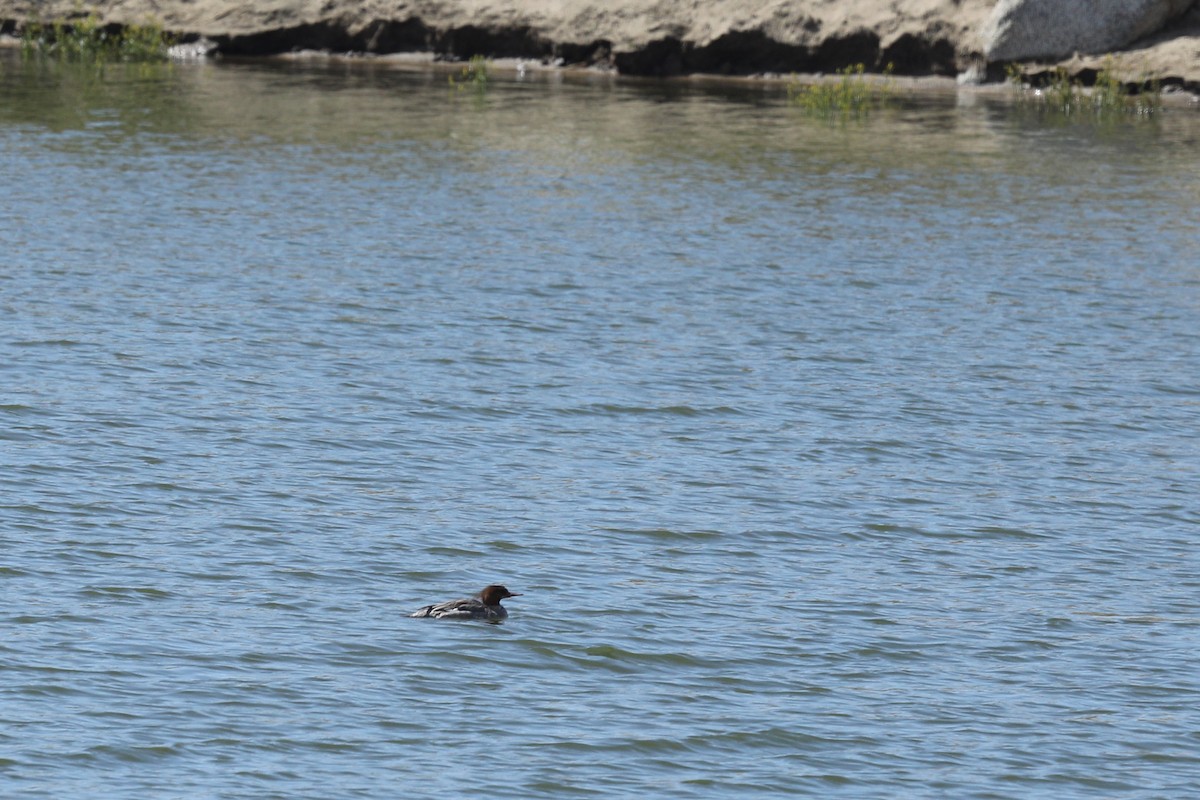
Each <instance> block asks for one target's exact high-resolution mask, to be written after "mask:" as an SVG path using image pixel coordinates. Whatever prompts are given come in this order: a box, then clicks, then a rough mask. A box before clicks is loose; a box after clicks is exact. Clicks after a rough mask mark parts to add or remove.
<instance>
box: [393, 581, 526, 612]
mask: <svg viewBox="0 0 1200 800" xmlns="http://www.w3.org/2000/svg"><path fill="white" fill-rule="evenodd" d="M520 596H521V593H520V592H510V591H509V590H508V589H505V588H504V587H503V586H499V585H496V584H492V585H491V586H485V587H484V589H483V591H482V592H480V593H479V594H477V595H475V596H474V597H464V598H463V599H462V600H447V601H446V602H444V603H437V604H435V605H431V606H425V607H424V608H419V609H417V610H416V611H414V612H413V613H411V614H409V616H410V617H433V618H435V619H484V620H493V621H494V620H501V619H506V618H507V617H508V611H507V610H506V609H505V608H504V606H502V605H500V601H501V600H503V599H504V598H506V597H520Z"/></svg>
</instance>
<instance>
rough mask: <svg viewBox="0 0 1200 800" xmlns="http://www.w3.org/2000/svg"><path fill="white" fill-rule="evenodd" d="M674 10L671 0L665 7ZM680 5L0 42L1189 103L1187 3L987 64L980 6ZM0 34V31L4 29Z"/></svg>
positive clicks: (67, 9) (363, 15)
mask: <svg viewBox="0 0 1200 800" xmlns="http://www.w3.org/2000/svg"><path fill="white" fill-rule="evenodd" d="M679 5H680V6H682V5H684V4H679ZM727 5H729V4H727V3H723V2H722V1H721V0H701V2H699V3H696V4H691V5H688V7H687V8H675V7H673V6H671V5H670V4H661V3H659V4H655V3H652V2H649V0H610V2H609V3H607V4H604V5H597V4H595V3H593V2H592V0H516V1H515V2H512V3H509V4H508V5H507V6H505V7H504V8H496V7H492V6H489V5H488V4H487V2H486V0H414V2H412V3H401V4H400V5H399V7H398V8H397V6H396V5H395V4H384V3H382V2H381V0H342V2H339V3H318V2H316V1H315V0H268V2H266V3H262V4H255V7H253V8H250V9H247V8H246V7H244V6H242V5H240V4H237V3H234V2H232V1H231V0H192V1H190V2H189V0H114V1H113V2H90V3H82V4H81V3H79V2H75V1H74V0H68V1H67V2H63V1H61V0H49V1H48V2H13V1H12V0H0V47H3V46H13V45H14V44H15V45H16V46H19V39H13V38H12V37H13V36H19V32H20V28H21V26H22V25H23V24H24V21H25V20H29V19H41V20H54V19H66V20H69V19H71V18H79V17H80V16H84V15H86V14H89V13H90V14H95V15H96V16H97V17H98V19H99V21H100V22H101V24H104V25H107V26H111V27H113V28H114V29H115V28H121V27H126V26H132V25H140V24H146V23H148V22H153V23H154V24H157V25H161V27H162V28H163V30H164V31H165V32H166V33H168V34H169V35H171V36H172V37H174V38H175V39H176V40H177V41H178V42H180V43H181V44H183V45H184V46H185V48H188V49H190V51H191V52H190V55H191V56H193V57H211V56H217V57H223V56H224V57H238V58H242V57H264V58H293V59H294V58H331V59H346V60H373V61H379V62H380V63H399V62H407V63H412V64H422V65H425V66H429V65H437V64H441V63H446V64H452V65H453V64H459V63H461V62H462V61H465V60H467V59H469V58H470V57H472V56H476V55H479V56H483V57H485V58H487V59H488V60H489V62H491V63H493V64H495V65H496V66H497V67H498V68H499V69H502V70H503V69H506V67H505V66H504V65H505V64H506V63H509V62H512V63H514V64H515V63H518V62H519V63H521V64H524V65H525V66H524V67H523V68H526V69H528V68H536V69H547V70H561V69H571V70H576V69H581V70H587V71H589V72H590V73H612V74H616V75H620V76H621V77H623V78H626V77H637V78H657V79H669V80H675V79H695V80H723V79H730V80H735V81H739V82H740V81H743V80H749V81H753V82H759V83H762V82H767V83H769V82H773V81H779V82H785V81H790V80H795V79H797V78H798V79H799V80H801V81H806V82H817V81H819V80H821V79H822V77H823V76H827V75H830V74H832V73H835V72H836V71H837V70H838V69H842V68H845V67H849V66H852V65H856V64H863V65H864V66H865V68H866V70H867V73H868V74H871V73H881V72H883V70H884V69H885V68H886V67H891V68H892V79H893V80H903V81H904V82H905V83H906V84H907V85H908V88H912V89H913V90H914V91H941V90H942V89H949V88H951V87H953V88H954V89H956V90H958V89H962V88H965V87H966V86H970V87H971V88H973V89H985V87H995V86H999V87H1001V88H1003V89H1007V82H1006V68H1013V69H1015V70H1016V72H1017V73H1018V74H1019V75H1020V76H1021V77H1022V79H1023V80H1024V81H1025V82H1026V83H1032V84H1036V83H1039V82H1040V81H1043V80H1044V79H1045V78H1046V77H1047V76H1048V75H1050V74H1052V73H1054V72H1055V71H1056V70H1059V69H1062V70H1065V71H1066V73H1067V74H1068V75H1069V76H1070V77H1071V78H1072V79H1073V80H1076V81H1079V82H1080V83H1082V84H1083V85H1090V84H1091V83H1093V82H1094V81H1095V77H1096V74H1097V73H1098V72H1099V70H1100V69H1101V68H1103V67H1104V66H1105V65H1106V64H1107V65H1108V66H1110V67H1112V68H1114V71H1115V72H1116V74H1117V75H1118V77H1119V78H1120V80H1121V81H1122V82H1123V83H1125V84H1126V85H1127V86H1129V87H1138V86H1141V85H1145V84H1146V83H1148V82H1150V81H1155V82H1157V83H1158V84H1159V85H1160V86H1162V87H1163V88H1164V89H1165V90H1166V91H1165V92H1164V96H1166V97H1173V96H1176V95H1185V96H1192V97H1194V98H1197V99H1200V5H1197V6H1195V7H1193V8H1192V9H1191V10H1190V11H1187V12H1186V13H1184V14H1183V15H1182V16H1180V17H1179V18H1177V19H1175V20H1174V21H1173V22H1172V23H1170V24H1168V26H1167V27H1165V28H1164V29H1163V30H1160V31H1158V32H1157V33H1154V34H1152V35H1150V36H1147V37H1144V38H1143V39H1142V40H1139V41H1137V42H1134V43H1133V44H1131V45H1129V46H1126V47H1124V48H1122V49H1119V50H1115V51H1113V52H1111V53H1098V54H1088V55H1079V54H1076V55H1073V56H1071V57H1070V58H1066V59H1061V60H1029V61H1016V62H1008V63H1004V62H993V63H988V62H987V61H986V59H985V58H984V56H983V53H982V50H983V47H982V44H981V40H980V38H979V29H980V27H981V24H982V22H983V20H984V18H985V17H986V15H987V14H988V13H990V11H991V7H992V5H993V3H992V2H991V0H896V1H895V2H890V3H889V2H886V0H848V2H846V3H843V4H832V5H834V6H837V7H836V8H830V7H829V6H830V5H831V4H827V3H815V2H809V3H805V2H800V3H795V4H789V5H788V6H787V7H786V8H785V7H782V6H779V5H778V4H777V3H775V4H772V3H771V2H770V0H746V2H745V3H744V4H738V5H739V8H738V9H736V10H732V11H731V10H730V9H729V8H727V7H726V6H727ZM6 35H7V36H6Z"/></svg>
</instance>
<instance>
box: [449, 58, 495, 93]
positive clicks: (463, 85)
mask: <svg viewBox="0 0 1200 800" xmlns="http://www.w3.org/2000/svg"><path fill="white" fill-rule="evenodd" d="M490 80H491V79H490V78H489V77H488V60H487V59H486V58H484V57H483V56H471V60H470V61H468V62H467V63H466V64H464V65H463V68H462V70H460V71H459V73H458V75H451V76H450V85H451V86H453V87H454V88H455V89H457V90H459V91H460V92H461V91H463V90H464V89H472V90H474V91H475V92H476V93H478V94H483V93H484V92H486V91H487V89H488V82H489V81H490Z"/></svg>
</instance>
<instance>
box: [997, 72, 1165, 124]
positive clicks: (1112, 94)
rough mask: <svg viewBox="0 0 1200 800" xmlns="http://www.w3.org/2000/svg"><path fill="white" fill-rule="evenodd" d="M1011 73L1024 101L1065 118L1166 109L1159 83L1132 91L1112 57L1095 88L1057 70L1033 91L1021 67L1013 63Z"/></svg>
mask: <svg viewBox="0 0 1200 800" xmlns="http://www.w3.org/2000/svg"><path fill="white" fill-rule="evenodd" d="M1007 73H1008V80H1009V83H1010V84H1011V85H1012V86H1013V87H1014V89H1016V90H1017V91H1019V92H1020V95H1019V98H1020V100H1021V102H1023V103H1029V104H1036V105H1040V106H1042V107H1043V108H1045V109H1046V110H1047V111H1049V112H1052V113H1055V114H1060V115H1062V116H1083V115H1087V116H1094V117H1106V116H1115V115H1130V114H1132V115H1149V114H1154V113H1157V112H1158V111H1160V110H1161V109H1162V88H1161V87H1160V86H1159V84H1158V82H1157V81H1154V80H1145V81H1143V82H1142V83H1141V85H1140V86H1138V87H1137V88H1136V89H1131V88H1130V87H1129V85H1127V84H1126V83H1125V82H1124V81H1122V80H1121V78H1120V77H1119V75H1118V67H1117V65H1116V64H1115V63H1114V61H1113V59H1112V58H1106V59H1105V60H1104V64H1103V66H1101V68H1100V71H1099V72H1097V73H1096V81H1095V83H1094V84H1093V85H1092V86H1091V87H1085V86H1084V85H1083V84H1082V83H1081V82H1080V81H1079V80H1077V79H1073V78H1071V76H1070V74H1069V73H1068V72H1067V70H1066V69H1065V68H1064V67H1058V68H1056V69H1055V70H1054V72H1053V73H1051V74H1050V76H1049V78H1048V79H1047V80H1046V81H1045V82H1044V83H1043V84H1042V85H1041V86H1040V87H1037V88H1035V89H1034V90H1033V91H1032V92H1031V91H1028V90H1027V89H1026V86H1025V83H1024V79H1023V77H1022V75H1021V70H1020V68H1019V67H1017V66H1015V65H1011V64H1010V65H1009V66H1008V67H1007Z"/></svg>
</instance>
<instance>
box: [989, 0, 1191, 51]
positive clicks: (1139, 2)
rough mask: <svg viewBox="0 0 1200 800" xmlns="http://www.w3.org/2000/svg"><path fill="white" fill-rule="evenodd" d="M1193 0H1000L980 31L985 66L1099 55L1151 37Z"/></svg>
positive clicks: (1184, 9)
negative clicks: (1085, 54)
mask: <svg viewBox="0 0 1200 800" xmlns="http://www.w3.org/2000/svg"><path fill="white" fill-rule="evenodd" d="M1194 2H1195V0H1000V1H999V2H998V3H996V7H995V8H994V9H992V13H991V16H989V17H988V19H987V21H986V22H985V23H984V25H983V29H982V31H981V32H980V36H981V38H982V39H983V49H984V54H985V55H986V56H987V59H988V60H989V61H1019V60H1022V59H1029V58H1048V59H1057V58H1063V57H1065V56H1070V55H1071V54H1073V53H1105V52H1108V51H1111V50H1116V49H1117V48H1120V47H1122V46H1124V45H1126V44H1129V43H1130V42H1132V41H1134V40H1135V39H1140V38H1141V37H1143V36H1146V35H1148V34H1151V33H1154V32H1155V31H1157V30H1158V29H1159V28H1161V27H1162V26H1163V25H1164V24H1166V22H1167V21H1168V20H1170V19H1172V18H1173V17H1175V16H1178V15H1179V14H1182V13H1183V12H1185V11H1187V10H1188V9H1189V8H1191V6H1192V5H1193V3H1194Z"/></svg>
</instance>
